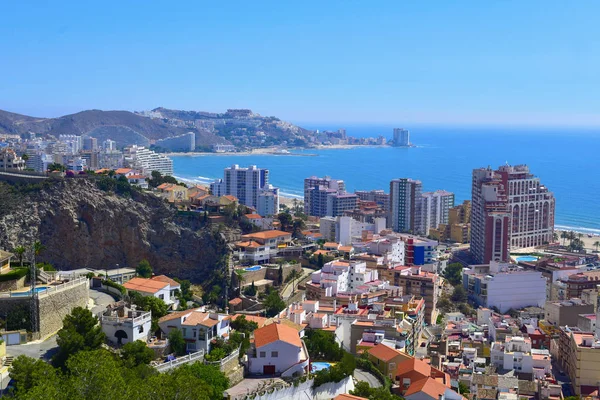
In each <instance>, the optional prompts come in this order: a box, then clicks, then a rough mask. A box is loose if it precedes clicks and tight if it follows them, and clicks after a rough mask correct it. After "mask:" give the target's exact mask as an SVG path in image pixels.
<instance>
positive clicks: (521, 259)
mask: <svg viewBox="0 0 600 400" xmlns="http://www.w3.org/2000/svg"><path fill="white" fill-rule="evenodd" d="M516 260H517V262H535V261H537V260H538V258H537V257H536V256H521V257H517V258H516Z"/></svg>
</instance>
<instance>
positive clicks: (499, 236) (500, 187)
mask: <svg viewBox="0 0 600 400" xmlns="http://www.w3.org/2000/svg"><path fill="white" fill-rule="evenodd" d="M471 201H472V203H471V255H472V256H473V258H474V259H475V260H477V262H479V263H482V264H487V263H489V262H490V261H500V262H508V261H509V257H510V254H509V247H510V241H509V237H510V235H509V234H510V221H511V218H510V208H509V204H508V193H507V190H506V186H505V185H504V183H503V182H502V181H501V180H500V178H499V177H498V176H497V175H496V173H495V172H494V171H492V169H491V168H490V167H488V168H479V169H474V170H473V179H472V186H471Z"/></svg>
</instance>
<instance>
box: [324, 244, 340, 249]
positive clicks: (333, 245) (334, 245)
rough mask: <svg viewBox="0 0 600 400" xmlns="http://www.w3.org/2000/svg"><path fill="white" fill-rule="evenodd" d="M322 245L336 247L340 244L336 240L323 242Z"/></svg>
mask: <svg viewBox="0 0 600 400" xmlns="http://www.w3.org/2000/svg"><path fill="white" fill-rule="evenodd" d="M323 247H335V248H336V249H337V248H338V247H340V244H339V243H336V242H325V243H324V244H323Z"/></svg>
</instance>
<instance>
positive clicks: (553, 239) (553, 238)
mask: <svg viewBox="0 0 600 400" xmlns="http://www.w3.org/2000/svg"><path fill="white" fill-rule="evenodd" d="M557 240H558V233H556V232H553V233H552V241H553V242H556V241H557Z"/></svg>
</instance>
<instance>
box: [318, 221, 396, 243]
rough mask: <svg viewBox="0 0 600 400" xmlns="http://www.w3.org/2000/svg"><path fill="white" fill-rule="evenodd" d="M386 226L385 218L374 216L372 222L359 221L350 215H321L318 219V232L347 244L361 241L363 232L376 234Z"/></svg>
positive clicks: (331, 239) (329, 238)
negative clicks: (319, 219)
mask: <svg viewBox="0 0 600 400" xmlns="http://www.w3.org/2000/svg"><path fill="white" fill-rule="evenodd" d="M385 227H386V219H385V218H375V222H374V223H373V224H371V223H368V222H360V221H357V220H355V219H354V218H352V217H323V218H321V221H320V233H321V235H323V238H324V239H326V240H330V241H334V242H337V243H339V244H341V245H342V246H348V245H350V244H352V242H355V241H361V240H362V235H363V232H371V233H374V234H377V233H379V232H381V231H382V230H384V229H385Z"/></svg>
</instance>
